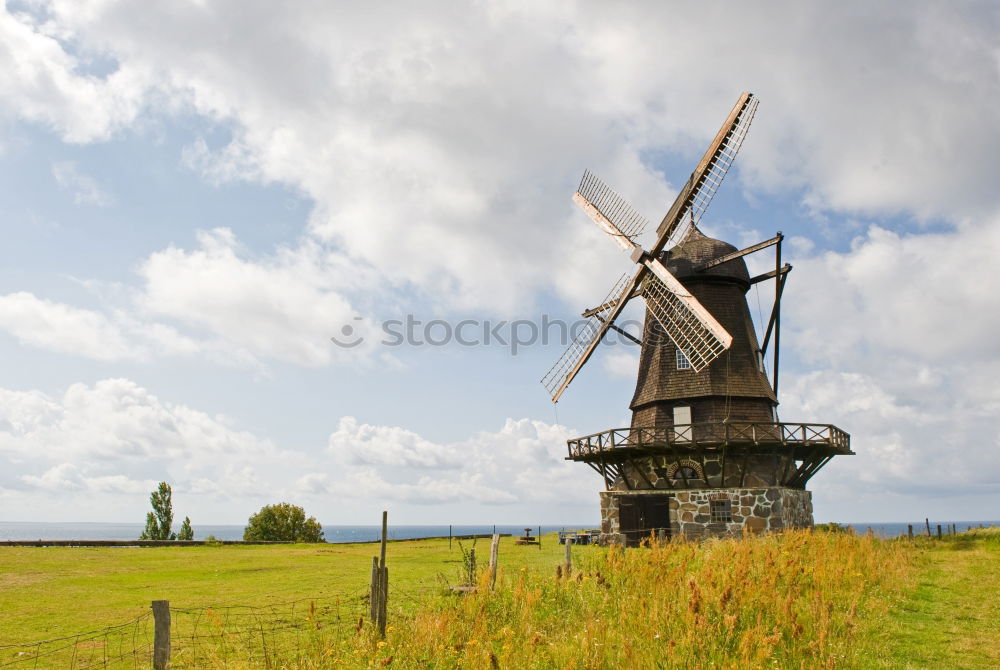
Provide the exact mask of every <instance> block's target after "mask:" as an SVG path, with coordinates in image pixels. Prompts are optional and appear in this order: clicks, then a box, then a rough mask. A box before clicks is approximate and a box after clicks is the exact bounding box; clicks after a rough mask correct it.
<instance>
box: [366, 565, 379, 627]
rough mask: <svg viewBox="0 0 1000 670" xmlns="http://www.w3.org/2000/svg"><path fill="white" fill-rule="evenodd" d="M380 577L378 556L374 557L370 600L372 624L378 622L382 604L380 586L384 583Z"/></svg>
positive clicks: (369, 612)
mask: <svg viewBox="0 0 1000 670" xmlns="http://www.w3.org/2000/svg"><path fill="white" fill-rule="evenodd" d="M380 575H381V572H380V570H379V567H378V556H372V585H371V590H370V591H369V598H368V605H369V607H368V610H369V611H368V619H369V620H370V621H371V622H372V623H376V622H377V621H378V611H379V603H380V602H382V596H381V594H380V593H379V584H381V582H382V580H381V577H380Z"/></svg>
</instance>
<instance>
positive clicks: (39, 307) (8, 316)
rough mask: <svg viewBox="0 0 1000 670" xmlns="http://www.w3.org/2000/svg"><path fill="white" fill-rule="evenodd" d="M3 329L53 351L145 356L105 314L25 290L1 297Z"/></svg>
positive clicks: (104, 356)
mask: <svg viewBox="0 0 1000 670" xmlns="http://www.w3.org/2000/svg"><path fill="white" fill-rule="evenodd" d="M0 328H2V329H3V330H6V331H7V332H9V333H10V334H11V335H13V336H14V337H16V338H17V339H18V340H19V341H20V342H22V343H24V344H28V345H31V346H35V347H39V348H41V349H47V350H49V351H57V352H63V353H73V354H77V355H81V356H86V357H88V358H96V359H98V360H105V361H111V360H128V359H136V358H141V357H142V352H141V350H140V349H139V348H138V347H137V346H136V345H135V344H134V343H133V342H131V341H129V338H128V337H127V336H126V335H125V334H124V333H122V331H121V329H120V328H119V327H118V326H117V325H116V324H114V323H112V321H111V320H110V319H109V318H108V317H107V316H105V315H104V314H102V313H100V312H94V311H91V310H86V309H80V308H77V307H72V306H70V305H64V304H61V303H55V302H51V301H49V300H44V299H41V298H37V297H35V296H34V295H33V294H31V293H26V292H23V291H22V292H18V293H11V294H8V295H5V296H0Z"/></svg>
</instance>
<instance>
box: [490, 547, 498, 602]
mask: <svg viewBox="0 0 1000 670" xmlns="http://www.w3.org/2000/svg"><path fill="white" fill-rule="evenodd" d="M499 557H500V536H499V535H497V534H496V533H493V542H491V543H490V591H492V590H493V587H494V585H496V583H497V562H498V559H499Z"/></svg>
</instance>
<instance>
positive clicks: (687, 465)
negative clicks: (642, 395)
mask: <svg viewBox="0 0 1000 670" xmlns="http://www.w3.org/2000/svg"><path fill="white" fill-rule="evenodd" d="M567 446H568V449H569V455H568V456H567V460H571V461H579V462H583V463H587V464H588V465H590V466H591V467H592V468H593V469H594V470H596V471H597V472H598V473H599V474H601V476H602V477H604V481H605V484H606V486H607V489H608V490H612V489H620V490H624V489H627V490H634V489H640V490H642V489H662V488H716V487H718V488H723V487H733V486H738V487H742V486H747V485H751V486H785V487H791V488H804V487H805V484H806V482H807V481H808V480H809V478H810V477H812V476H813V475H814V474H815V473H816V472H817V471H818V470H819V469H820V468H821V467H823V466H824V465H825V464H826V463H827V462H828V461H829V460H830V459H831V458H833V457H834V456H838V455H852V454H853V453H854V452H852V451H851V436H850V435H848V434H847V433H845V432H844V431H842V430H840V429H839V428H837V427H836V426H833V425H830V424H816V423H776V422H757V421H754V422H750V421H742V422H741V421H733V422H726V423H722V422H712V423H694V424H687V425H676V426H667V427H655V428H614V429H612V430H606V431H604V432H601V433H594V434H593V435H586V436H584V437H578V438H575V439H572V440H568V441H567Z"/></svg>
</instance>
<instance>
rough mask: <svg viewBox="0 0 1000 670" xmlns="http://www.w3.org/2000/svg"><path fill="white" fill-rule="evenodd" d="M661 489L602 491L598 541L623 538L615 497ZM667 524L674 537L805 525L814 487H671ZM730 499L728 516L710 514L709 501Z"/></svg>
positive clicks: (810, 514) (808, 523) (808, 524)
mask: <svg viewBox="0 0 1000 670" xmlns="http://www.w3.org/2000/svg"><path fill="white" fill-rule="evenodd" d="M664 493H665V492H664V491H657V490H646V491H629V492H627V493H626V492H620V491H602V492H601V533H602V536H601V538H602V542H623V541H624V536H623V535H622V529H621V525H620V516H619V509H620V506H619V502H620V500H621V499H622V498H623V497H626V496H643V495H663V494H664ZM669 495H670V502H669V515H670V519H669V524H670V532H671V535H672V536H673V537H681V536H683V537H687V538H699V537H707V536H726V535H741V534H742V533H743V532H744V529H747V530H750V531H753V532H766V531H778V530H784V529H785V528H809V527H811V526H812V525H813V512H812V493H810V492H809V491H804V490H801V489H790V488H784V487H766V488H733V489H699V490H681V491H676V490H675V491H672V492H670V494H669ZM713 501H717V502H728V503H729V504H728V510H729V515H730V519H729V521H722V520H718V519H716V520H713V518H712V503H713Z"/></svg>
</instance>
